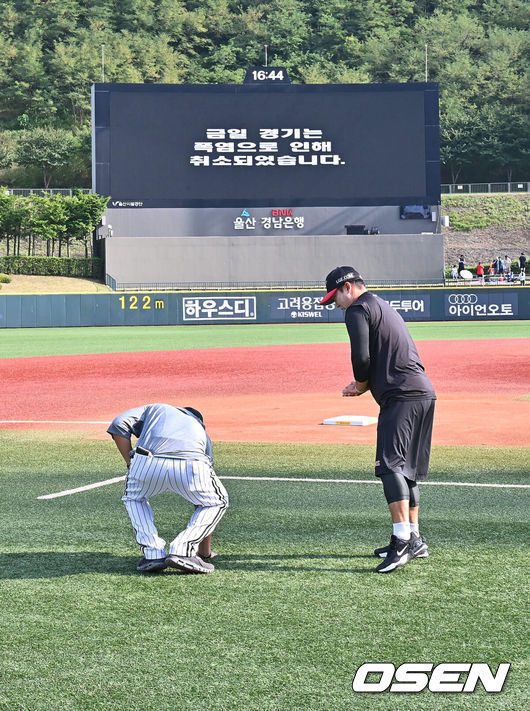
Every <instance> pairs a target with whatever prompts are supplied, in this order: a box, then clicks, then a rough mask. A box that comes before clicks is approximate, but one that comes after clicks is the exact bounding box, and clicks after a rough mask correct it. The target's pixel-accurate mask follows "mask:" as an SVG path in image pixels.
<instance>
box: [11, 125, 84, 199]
mask: <svg viewBox="0 0 530 711" xmlns="http://www.w3.org/2000/svg"><path fill="white" fill-rule="evenodd" d="M75 149H76V142H75V139H74V137H73V135H72V133H71V132H70V131H66V130H65V129H60V128H34V129H30V130H28V131H24V134H23V135H22V136H21V138H20V140H19V143H18V146H17V152H16V160H17V162H18V163H19V164H20V165H31V166H38V167H39V168H40V169H41V170H42V176H43V183H44V187H45V188H48V187H49V186H50V182H51V179H52V173H53V170H54V169H55V168H57V167H58V166H62V165H65V164H66V163H68V161H69V160H70V158H71V156H72V153H73V152H74V151H75Z"/></svg>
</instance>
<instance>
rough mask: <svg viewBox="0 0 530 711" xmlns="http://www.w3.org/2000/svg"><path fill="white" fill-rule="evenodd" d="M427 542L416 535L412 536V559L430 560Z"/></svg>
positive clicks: (412, 534)
mask: <svg viewBox="0 0 530 711" xmlns="http://www.w3.org/2000/svg"><path fill="white" fill-rule="evenodd" d="M427 548H428V546H427V541H426V540H425V538H424V537H423V536H417V535H416V534H415V533H411V534H410V559H411V560H412V559H413V558H428V557H429V551H428V550H427Z"/></svg>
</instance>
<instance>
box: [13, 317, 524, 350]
mask: <svg viewBox="0 0 530 711" xmlns="http://www.w3.org/2000/svg"><path fill="white" fill-rule="evenodd" d="M407 325H408V327H409V329H410V332H411V333H412V336H413V338H414V339H415V340H418V341H424V340H454V339H459V340H461V339H466V340H467V339H474V338H477V339H490V338H530V321H479V322H476V321H466V322H446V321H444V322H422V323H411V322H409V323H408V324H407ZM0 333H1V339H0V358H21V357H30V356H47V355H81V354H86V353H131V352H139V351H163V350H187V349H190V348H232V347H237V346H268V345H290V344H303V343H342V342H346V341H347V339H348V335H347V333H346V329H345V327H344V324H342V323H330V324H325V323H322V324H251V325H230V326H225V325H220V326H208V325H202V326H199V327H197V326H109V327H105V328H100V327H94V328H5V329H0Z"/></svg>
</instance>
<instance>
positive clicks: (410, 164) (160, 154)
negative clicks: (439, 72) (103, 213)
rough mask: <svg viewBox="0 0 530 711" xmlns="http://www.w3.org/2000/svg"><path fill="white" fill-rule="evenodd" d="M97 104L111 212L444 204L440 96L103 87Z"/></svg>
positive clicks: (415, 89) (332, 88) (424, 87)
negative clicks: (118, 209) (118, 208)
mask: <svg viewBox="0 0 530 711" xmlns="http://www.w3.org/2000/svg"><path fill="white" fill-rule="evenodd" d="M92 104H93V106H92V116H93V119H92V123H93V127H92V131H93V188H94V189H95V190H96V192H98V193H99V194H102V195H107V196H110V197H111V202H110V203H109V207H112V205H113V203H114V204H115V205H116V206H122V207H127V206H129V205H130V206H131V207H167V208H170V207H189V208H192V207H193V208H195V207H245V206H255V207H260V206H276V205H283V204H288V205H291V206H296V205H298V206H354V205H403V204H420V205H421V204H435V203H438V202H439V198H440V156H439V121H438V89H437V85H436V84H431V83H426V84H422V83H417V84H355V85H349V84H345V85H283V86H274V85H265V86H259V85H258V86H255V85H241V86H239V85H238V86H235V85H222V86H221V85H169V84H157V85H153V84H139V85H136V84H95V85H94V86H93V89H92Z"/></svg>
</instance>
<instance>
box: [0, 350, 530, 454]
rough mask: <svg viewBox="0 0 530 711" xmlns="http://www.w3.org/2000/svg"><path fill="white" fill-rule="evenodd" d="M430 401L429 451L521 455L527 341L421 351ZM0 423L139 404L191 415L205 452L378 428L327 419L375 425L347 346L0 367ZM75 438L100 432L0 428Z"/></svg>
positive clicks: (331, 439) (102, 416)
mask: <svg viewBox="0 0 530 711" xmlns="http://www.w3.org/2000/svg"><path fill="white" fill-rule="evenodd" d="M417 345H418V349H419V351H420V355H421V357H422V360H423V362H424V365H425V368H426V370H427V373H428V374H429V376H430V377H431V380H432V382H433V384H434V387H435V389H436V392H437V395H438V402H437V409H436V420H435V429H434V443H435V444H447V445H451V444H454V445H471V444H480V445H490V446H503V445H504V446H524V445H528V444H529V437H528V432H529V430H530V427H529V423H530V395H529V392H528V391H529V386H528V383H529V382H530V341H528V340H524V339H510V340H476V341H473V340H468V341H422V342H419V343H418V344H417ZM0 377H1V382H2V402H1V404H0V420H65V421H70V420H73V421H81V422H83V423H86V422H87V421H104V422H107V421H108V422H110V420H111V419H112V418H113V417H114V415H116V414H118V413H119V412H121V411H123V410H126V409H127V408H129V407H133V406H135V405H141V404H144V403H147V402H169V403H175V404H179V405H193V406H195V407H197V408H198V409H200V410H201V411H203V412H204V414H205V417H206V420H207V426H208V431H209V433H210V435H211V437H212V439H213V440H225V441H261V442H325V443H337V442H339V443H375V435H376V428H375V425H371V426H367V427H352V426H325V425H321V424H320V423H321V422H322V420H323V419H324V418H326V417H332V416H336V415H346V414H348V415H350V414H351V415H377V411H378V407H377V405H376V403H375V402H374V401H373V399H372V397H371V396H370V394H366V395H364V396H362V397H359V398H343V397H341V394H340V393H341V390H342V388H343V387H344V385H346V384H347V383H348V382H349V381H350V380H351V368H350V367H349V347H348V346H347V345H346V344H340V345H334V344H316V345H293V346H267V347H256V348H230V349H228V348H212V349H204V350H187V351H162V352H151V353H120V354H105V355H81V356H58V357H49V356H48V357H39V358H19V359H4V360H0ZM0 427H2V428H35V427H38V428H53V429H68V428H75V429H82V430H83V431H84V432H89V433H90V435H91V436H97V435H98V433H101V434H102V436H106V435H104V430H105V429H106V428H105V426H104V425H99V424H94V425H87V424H79V425H75V424H32V423H28V424H15V423H13V424H0Z"/></svg>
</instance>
